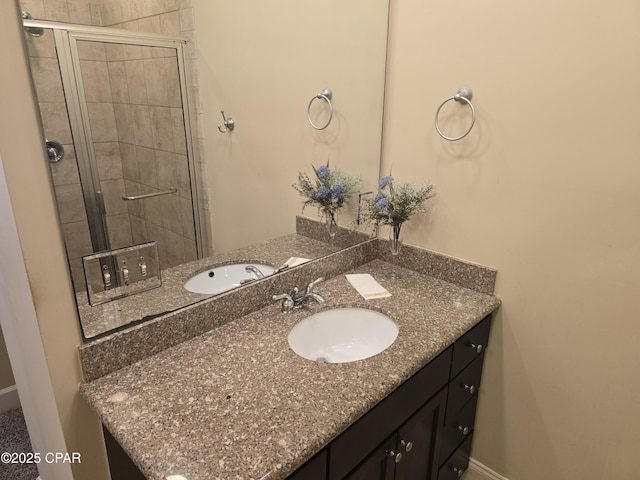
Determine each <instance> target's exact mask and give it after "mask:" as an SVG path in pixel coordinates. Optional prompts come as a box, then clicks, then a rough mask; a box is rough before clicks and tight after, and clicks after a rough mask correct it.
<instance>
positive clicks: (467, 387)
mask: <svg viewBox="0 0 640 480" xmlns="http://www.w3.org/2000/svg"><path fill="white" fill-rule="evenodd" d="M464 388H465V389H466V390H469V395H473V394H474V393H476V390H477V388H476V386H475V385H466V384H465V386H464Z"/></svg>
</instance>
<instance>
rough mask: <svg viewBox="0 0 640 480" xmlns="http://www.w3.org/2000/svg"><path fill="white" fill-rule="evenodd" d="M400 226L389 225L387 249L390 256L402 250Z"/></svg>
mask: <svg viewBox="0 0 640 480" xmlns="http://www.w3.org/2000/svg"><path fill="white" fill-rule="evenodd" d="M401 233H402V224H401V223H399V224H397V225H391V229H390V230H389V248H390V249H391V254H392V255H398V254H399V253H400V250H401V249H402V237H401Z"/></svg>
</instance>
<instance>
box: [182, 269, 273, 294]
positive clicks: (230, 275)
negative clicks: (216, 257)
mask: <svg viewBox="0 0 640 480" xmlns="http://www.w3.org/2000/svg"><path fill="white" fill-rule="evenodd" d="M247 267H249V268H247ZM251 267H254V268H257V269H258V271H259V272H260V274H262V275H264V276H265V277H266V276H267V275H271V274H272V273H273V272H275V271H276V269H275V268H274V267H272V266H271V265H267V264H264V263H233V264H229V265H221V266H219V267H213V268H209V269H207V270H205V271H204V272H200V273H198V274H196V275H194V276H192V277H191V278H189V280H187V281H186V282H185V284H184V288H186V289H187V290H189V291H190V292H193V293H204V294H209V295H216V294H218V293H222V292H226V291H227V290H231V289H232V288H235V287H239V286H240V285H242V284H244V283H246V282H250V281H252V280H257V279H258V278H260V274H256V273H255V272H254V271H252V269H251Z"/></svg>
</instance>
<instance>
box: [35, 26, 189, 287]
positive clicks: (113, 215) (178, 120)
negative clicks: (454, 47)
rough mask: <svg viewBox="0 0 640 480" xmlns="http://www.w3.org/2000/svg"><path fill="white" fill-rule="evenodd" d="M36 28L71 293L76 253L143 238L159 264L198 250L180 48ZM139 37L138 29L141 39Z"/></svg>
mask: <svg viewBox="0 0 640 480" xmlns="http://www.w3.org/2000/svg"><path fill="white" fill-rule="evenodd" d="M126 34H127V32H121V33H119V34H118V35H109V34H95V33H87V32H72V31H67V30H64V29H60V30H58V29H56V30H52V29H44V32H43V35H42V36H39V37H31V36H30V35H28V36H27V43H28V47H29V54H30V61H31V68H32V72H33V76H34V83H35V85H36V91H37V96H38V102H39V105H40V110H41V114H42V122H43V126H44V130H45V134H46V136H47V139H48V140H55V141H57V142H59V143H60V144H62V146H63V148H64V150H65V156H64V157H63V158H62V159H60V161H57V162H54V163H51V173H52V178H53V182H54V185H55V191H56V198H57V202H58V210H59V212H60V218H61V220H62V224H63V230H64V235H65V243H66V246H67V254H68V257H69V262H70V265H71V270H72V277H73V280H74V285H75V288H76V291H82V290H83V289H84V288H85V283H84V274H83V271H82V260H81V258H82V256H84V255H88V254H91V253H95V252H98V251H103V250H107V249H114V248H119V247H123V246H127V245H133V244H137V243H142V242H146V241H151V240H155V241H157V243H158V251H159V257H160V264H161V268H163V269H164V268H169V267H172V266H175V265H179V264H182V263H184V262H187V261H191V260H195V259H196V258H198V257H199V256H200V255H201V254H200V253H199V250H200V249H201V248H202V247H201V245H200V244H199V241H198V239H199V223H198V222H199V218H198V202H197V196H196V184H195V178H194V174H193V160H192V159H191V158H190V153H191V148H190V143H189V141H188V138H189V136H188V132H189V128H188V111H187V107H186V95H185V92H184V91H183V90H184V88H183V87H182V85H184V73H183V72H182V71H181V70H183V62H182V52H181V45H180V44H178V43H176V42H171V41H164V40H162V39H160V40H154V39H147V38H142V39H140V38H136V36H135V35H133V34H132V37H128V36H127V35H126ZM142 37H144V35H142Z"/></svg>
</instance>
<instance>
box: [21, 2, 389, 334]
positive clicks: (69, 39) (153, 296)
mask: <svg viewBox="0 0 640 480" xmlns="http://www.w3.org/2000/svg"><path fill="white" fill-rule="evenodd" d="M43 3H44V5H45V7H46V5H47V3H48V1H47V0H44V2H43ZM139 3H140V5H136V4H137V2H136V1H135V0H133V1H128V2H121V1H119V0H104V1H103V2H101V3H100V4H96V3H95V2H89V1H87V4H86V15H78V18H72V16H71V15H70V17H69V18H62V19H61V18H47V11H48V10H47V9H46V8H45V9H44V10H43V11H42V12H40V11H37V12H33V11H32V12H30V13H31V15H32V16H33V18H34V19H33V20H25V22H26V23H25V27H26V28H25V38H26V42H27V47H28V53H29V57H30V62H31V68H32V73H33V78H34V84H35V87H36V93H37V97H38V102H39V105H40V110H41V114H42V122H43V126H44V131H45V136H46V137H47V140H48V141H49V143H48V145H47V147H48V151H49V154H50V169H51V174H52V179H53V184H54V186H55V192H56V198H57V202H58V210H59V214H60V219H61V222H62V225H63V230H64V235H65V242H66V246H67V253H68V256H69V263H70V268H71V272H72V278H73V281H74V287H75V289H76V298H77V302H78V310H79V312H80V318H81V323H82V330H83V334H84V336H85V338H87V339H91V338H95V337H97V336H99V335H102V334H104V333H105V332H109V331H111V330H113V329H115V328H122V327H123V326H126V325H128V324H130V323H131V322H136V321H140V320H143V319H145V318H153V317H155V316H158V315H161V314H163V313H165V312H167V311H171V310H174V309H177V308H180V307H182V306H185V305H188V304H191V303H193V302H197V301H200V300H202V299H203V298H208V297H209V296H210V295H213V294H217V293H219V290H213V291H211V292H208V291H205V292H201V291H199V290H197V289H195V291H192V290H193V289H192V290H187V289H186V288H185V283H186V281H187V280H188V279H189V278H191V277H192V276H194V275H197V274H202V275H203V276H205V277H208V278H209V279H211V278H214V277H216V275H217V279H221V275H233V273H232V272H231V270H232V268H231V267H232V266H237V265H240V267H239V268H240V277H239V278H238V279H235V280H233V282H236V283H234V284H237V285H239V284H242V283H243V282H246V281H255V280H257V279H259V278H260V277H261V276H262V275H269V274H273V273H274V272H275V273H277V271H278V269H279V268H281V267H283V266H288V267H289V268H291V267H293V266H295V265H296V264H298V263H300V262H303V261H305V260H307V259H312V258H317V257H318V256H322V255H326V254H328V253H332V252H334V251H336V250H338V249H340V248H343V247H344V246H346V245H350V244H352V243H353V241H359V240H362V239H366V238H367V237H368V234H369V233H370V231H366V229H364V228H361V227H359V226H358V224H357V223H358V222H357V211H358V205H357V203H358V202H357V197H358V195H357V194H358V193H361V194H367V192H372V191H374V189H375V187H376V184H377V179H378V176H379V162H380V151H381V136H382V133H381V132H382V111H383V97H384V77H385V62H386V45H387V24H388V8H389V6H388V0H373V1H372V0H356V1H352V2H340V1H339V0H330V1H328V2H324V4H323V5H322V8H319V7H318V5H317V4H312V3H311V2H304V1H303V2H301V1H300V0H277V1H276V2H267V3H264V4H263V3H260V2H258V4H256V2H250V1H248V0H238V1H234V2H228V1H223V0H193V1H192V2H182V1H180V0H175V1H169V2H139ZM152 3H158V4H162V6H161V7H160V6H159V5H150V4H152ZM74 5H75V6H74V10H73V11H74V12H76V13H77V12H80V11H82V10H81V7H82V2H74ZM49 11H55V9H50V10H49ZM69 12H71V9H70V8H69ZM50 20H57V21H59V22H60V21H61V20H65V21H64V23H56V24H52V23H48V21H50ZM185 38H186V39H187V40H186V41H184V39H185ZM324 89H330V90H331V91H332V97H331V105H329V103H328V102H326V101H325V100H324V99H322V98H319V99H318V100H317V101H312V99H313V98H315V97H316V96H317V94H318V93H321V92H322V91H323V90H324ZM310 105H311V108H309V106H310ZM221 110H224V112H225V116H226V117H227V118H228V117H232V118H233V119H234V121H235V128H234V129H233V130H232V131H231V130H229V129H228V128H226V127H225V126H224V124H223V122H224V119H223V117H222V115H221ZM329 118H330V119H331V121H330V123H329V124H328V126H327V127H326V128H323V129H317V128H314V127H313V126H312V125H311V122H309V119H311V120H312V121H313V122H315V124H316V126H317V125H324V124H325V123H327V121H328V119H329ZM61 154H63V155H61ZM327 162H328V163H329V166H330V168H332V169H339V170H340V171H341V172H343V173H344V174H345V175H348V176H351V177H357V178H359V180H360V183H359V185H358V187H357V191H356V195H354V197H353V199H352V200H353V201H352V202H350V203H349V204H347V206H346V207H345V208H344V209H342V211H341V212H340V216H339V220H338V222H339V224H340V226H341V227H342V229H341V232H342V237H341V238H340V239H338V240H336V238H335V237H330V236H327V237H326V238H325V237H324V236H323V234H322V229H321V228H320V229H317V228H316V226H317V225H318V224H319V222H316V220H318V215H317V212H316V211H315V210H313V209H312V208H309V209H307V210H305V212H304V215H305V216H306V217H309V218H308V219H307V218H301V217H299V215H300V214H301V213H302V212H301V209H302V199H301V198H300V196H299V194H298V193H297V192H296V191H295V190H294V188H293V187H292V185H293V184H294V183H296V182H297V179H298V172H304V173H307V174H309V175H310V176H312V177H313V169H312V168H313V167H312V166H316V167H318V166H320V165H324V164H327ZM320 227H321V226H320ZM353 230H356V231H357V230H360V231H361V234H360V235H358V234H357V233H354V234H352V233H350V232H351V231H353ZM318 232H320V233H318ZM140 244H143V247H142V249H140V248H138V247H136V246H137V245H140ZM110 250H117V251H116V252H114V253H113V255H105V254H104V253H101V252H104V251H110ZM217 267H226V268H227V270H224V273H220V272H223V270H216V268H217ZM247 267H250V268H247ZM251 267H256V270H257V271H256V270H254V269H253V268H251ZM156 276H158V277H161V279H162V284H161V286H156V288H152V289H144V288H137V289H136V288H134V289H133V291H134V292H138V293H133V294H130V293H131V292H130V288H129V287H130V286H131V285H132V284H135V283H138V286H139V282H143V281H147V280H148V279H151V278H153V280H154V282H155V281H157V278H156ZM88 277H91V278H88ZM233 282H232V283H233ZM92 285H93V286H92ZM96 285H97V286H96ZM154 286H155V285H154ZM92 288H94V289H97V290H100V289H101V288H104V290H105V291H106V292H107V294H106V295H105V292H95V291H92V290H91V289H92ZM223 290H224V289H223ZM92 293H94V294H95V293H99V295H93V296H92V295H91V294H92ZM92 298H93V301H92ZM96 298H99V299H100V301H96V300H95V299H96Z"/></svg>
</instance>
